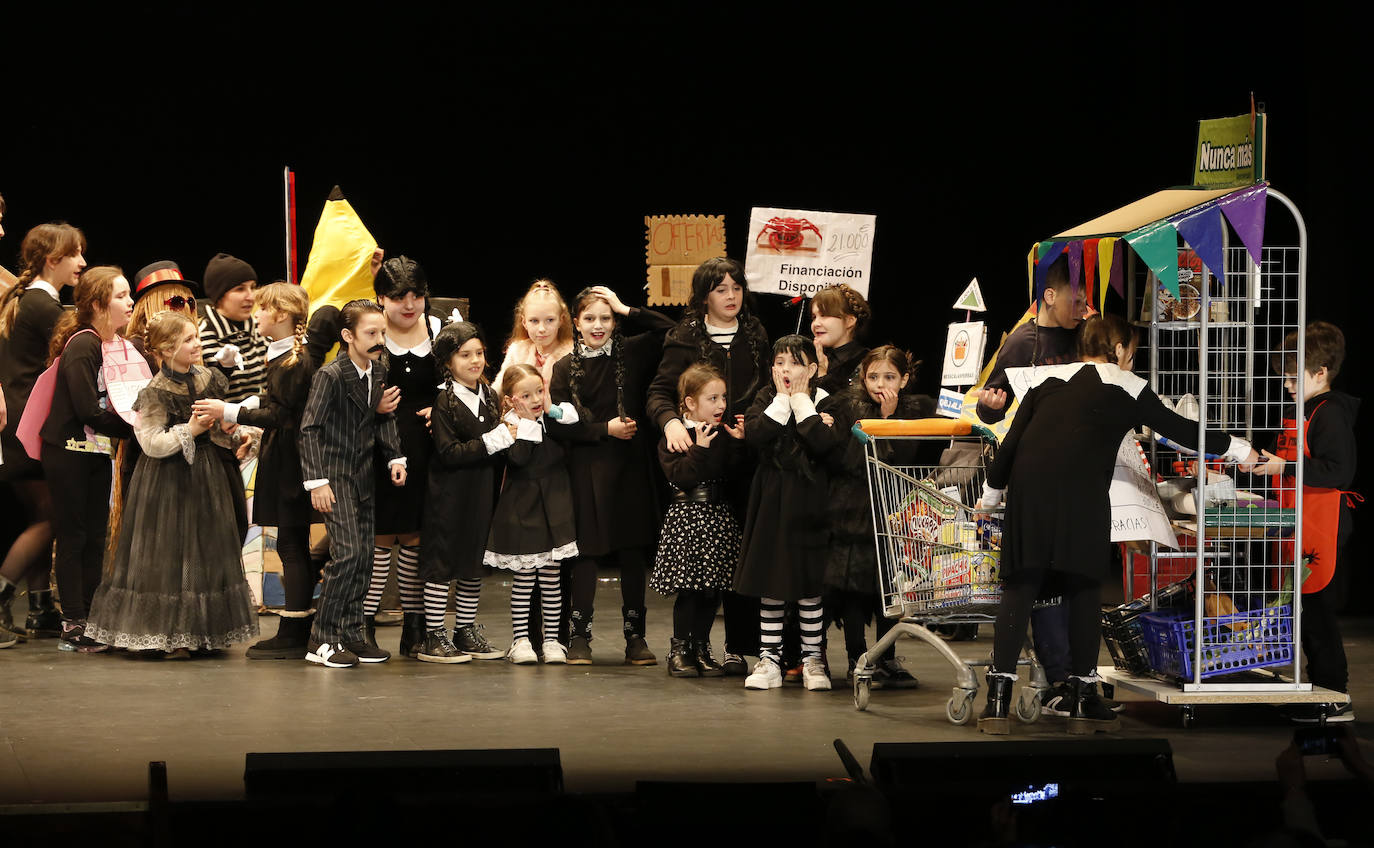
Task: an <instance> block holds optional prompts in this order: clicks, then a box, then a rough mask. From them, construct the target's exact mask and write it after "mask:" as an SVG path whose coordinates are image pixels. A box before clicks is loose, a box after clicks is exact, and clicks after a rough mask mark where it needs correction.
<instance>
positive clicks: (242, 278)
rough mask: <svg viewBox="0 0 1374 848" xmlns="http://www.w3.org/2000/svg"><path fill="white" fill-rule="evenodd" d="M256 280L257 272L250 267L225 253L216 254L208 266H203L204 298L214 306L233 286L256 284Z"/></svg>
mask: <svg viewBox="0 0 1374 848" xmlns="http://www.w3.org/2000/svg"><path fill="white" fill-rule="evenodd" d="M257 279H258V272H257V271H254V270H253V266H252V265H249V264H248V263H247V262H244V261H243V260H242V259H237V258H235V257H233V256H230V255H229V254H227V253H216V254H215V258H214V259H211V260H210V264H208V265H206V266H205V296H206V297H207V298H209V300H210V305H211V306H214V305H216V304H218V303H219V299H220V298H221V297H224V293H225V292H227V291H229V290H230V289H232V288H233V287H234V286H237V285H241V284H243V283H248V282H257Z"/></svg>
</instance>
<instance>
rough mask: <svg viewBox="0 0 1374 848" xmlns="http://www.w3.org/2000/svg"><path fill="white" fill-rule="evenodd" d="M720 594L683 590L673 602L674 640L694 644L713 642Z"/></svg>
mask: <svg viewBox="0 0 1374 848" xmlns="http://www.w3.org/2000/svg"><path fill="white" fill-rule="evenodd" d="M719 605H720V592H718V591H716V590H715V589H711V590H708V591H705V592H694V591H692V590H690V589H683V590H682V591H680V592H678V593H677V600H675V601H673V638H674V639H690V640H692V641H694V642H709V641H711V625H712V624H714V623H715V620H716V607H718V606H719Z"/></svg>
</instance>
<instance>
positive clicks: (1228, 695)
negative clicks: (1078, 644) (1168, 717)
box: [1097, 665, 1350, 706]
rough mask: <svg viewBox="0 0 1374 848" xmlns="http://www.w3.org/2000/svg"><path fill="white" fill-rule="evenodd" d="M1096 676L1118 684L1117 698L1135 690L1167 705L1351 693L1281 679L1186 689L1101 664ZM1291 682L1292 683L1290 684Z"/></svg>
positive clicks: (1287, 700)
mask: <svg viewBox="0 0 1374 848" xmlns="http://www.w3.org/2000/svg"><path fill="white" fill-rule="evenodd" d="M1097 675H1098V677H1101V678H1102V679H1103V680H1105V681H1106V682H1108V683H1110V684H1111V685H1113V686H1115V687H1116V694H1117V698H1118V700H1119V699H1120V697H1121V693H1122V692H1123V691H1126V692H1134V693H1136V694H1138V695H1144V696H1146V697H1147V698H1150V699H1153V700H1156V701H1159V702H1160V703H1164V704H1172V705H1175V706H1188V705H1194V704H1203V705H1205V704H1344V703H1346V702H1347V701H1349V700H1350V695H1349V694H1347V693H1345V692H1337V691H1335V690H1334V689H1323V688H1321V687H1320V686H1313V687H1311V688H1310V689H1305V690H1299V689H1288V688H1284V687H1285V685H1286V684H1284V683H1283V682H1282V681H1280V679H1279V678H1277V677H1275V678H1273V682H1266V681H1264V680H1262V679H1261V680H1256V682H1255V685H1254V687H1253V688H1248V689H1225V690H1220V691H1218V690H1211V691H1207V692H1185V691H1183V690H1182V689H1180V688H1179V687H1178V686H1177V685H1176V684H1173V683H1166V682H1164V681H1163V680H1155V679H1154V678H1152V677H1136V676H1135V675H1133V674H1129V673H1127V672H1124V671H1122V670H1120V669H1118V668H1116V667H1115V666H1110V665H1103V666H1098V668H1097ZM1288 685H1291V684H1288Z"/></svg>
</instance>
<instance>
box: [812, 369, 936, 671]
mask: <svg viewBox="0 0 1374 848" xmlns="http://www.w3.org/2000/svg"><path fill="white" fill-rule="evenodd" d="M857 373H858V377H857V378H856V380H855V382H854V385H853V386H851V387H850V388H849V389H847V390H846V391H844V392H841V393H840V394H838V395H834V396H832V397H831V398H828V399H827V401H826V403H824V404H822V408H823V409H827V410H829V411H831V412H832V413H833V414H834V416H835V435H836V437H837V438H838V439H839V440H840V447H839V449H838V450H836V451H835V452H834V453H833V454H831V463H830V503H831V509H832V513H831V515H832V522H833V523H832V525H831V529H830V551H829V556H828V557H827V558H826V563H825V611H826V614H827V618H828V619H829V620H831V621H834V622H836V623H838V624H839V625H840V626H841V627H842V628H843V630H844V647H845V652H846V653H847V654H848V655H849V670H848V672H847V673H846V675H845V676H846V680H847V681H849V682H851V683H852V682H853V679H854V664H855V660H857V659H858V658H859V657H860V656H862V655H863V654H864V653H865V652H867V651H868V643H867V642H866V641H865V639H864V626H865V625H867V624H868V621H869V619H870V618H876V619H877V625H876V626H877V632H878V638H879V639H881V638H882V637H883V635H884V634H886V633H887V632H888V631H889V630H891V629H892V626H893V624H894V623H895V622H894V621H893V620H892V619H890V618H888V617H886V616H885V615H884V614H883V609H882V606H881V597H880V594H879V588H878V555H877V548H876V546H875V545H874V542H873V513H872V510H871V507H870V506H869V493H868V471H867V467H868V466H867V459H866V457H865V455H864V447H863V444H862V443H861V442H860V441H859V440H858V439H857V438H855V437H854V435H853V434H852V433H851V432H850V429H851V428H852V427H853V426H854V422H855V421H858V420H860V419H864V418H907V419H909V418H927V417H929V416H931V415H933V414H934V413H935V401H934V400H933V399H932V398H930V397H929V396H928V395H913V394H908V393H907V392H906V391H905V389H906V387H907V383H908V381H910V379H911V378H912V377H913V376H914V375H915V373H916V363H913V362H912V361H911V357H910V355H909V354H907V353H905V352H904V351H902V350H901V349H900V348H896V347H893V346H892V345H883V346H882V347H878V348H875V349H873V350H872V351H871V352H869V354H868V355H867V356H865V357H864V358H863V361H862V362H861V363H860V364H859V367H858V372H857ZM916 444H917V443H916V442H907V441H902V440H900V439H889V440H886V444H884V446H883V451H884V453H883V456H882V459H883V461H884V462H887V463H889V464H892V465H910V464H912V463H914V462H915V458H914V457H913V456H910V454H911V453H912V451H911V450H909V448H914V447H915V445H916ZM875 665H876V669H875V670H874V674H873V679H874V681H875V682H876V683H878V685H880V686H882V687H884V688H892V689H910V688H914V687H915V686H916V678H915V677H913V676H912V674H911V672H909V671H907V670H906V669H905V668H903V667H902V664H901V663H900V662H898V661H897V657H896V646H895V645H894V646H892V647H890V648H888V650H887V653H885V654H884V655H883V656H882V658H881V659H879V660H878V662H877V663H876V664H875Z"/></svg>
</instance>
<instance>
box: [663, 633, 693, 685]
mask: <svg viewBox="0 0 1374 848" xmlns="http://www.w3.org/2000/svg"><path fill="white" fill-rule="evenodd" d="M668 674H669V676H671V677H700V676H701V671H700V670H698V669H697V664H696V652H695V651H693V650H692V643H691V642H689V641H687V640H686V639H673V640H672V641H670V642H669V643H668Z"/></svg>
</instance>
